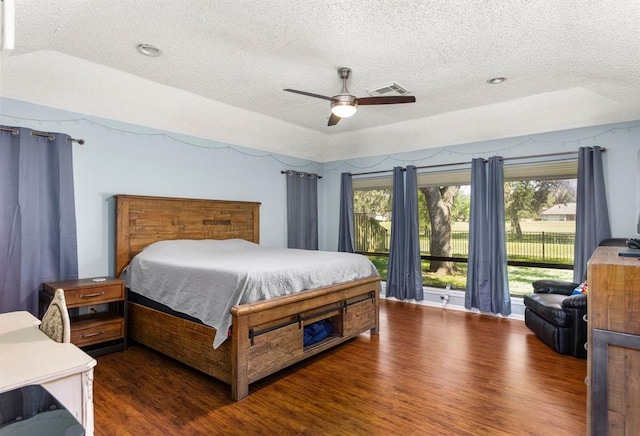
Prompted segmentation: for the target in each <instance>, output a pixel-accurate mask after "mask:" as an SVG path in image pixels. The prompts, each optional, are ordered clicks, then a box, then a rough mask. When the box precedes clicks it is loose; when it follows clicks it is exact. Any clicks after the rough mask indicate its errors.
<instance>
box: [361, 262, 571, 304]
mask: <svg viewBox="0 0 640 436" xmlns="http://www.w3.org/2000/svg"><path fill="white" fill-rule="evenodd" d="M369 259H371V261H372V262H373V264H374V265H375V266H376V268H378V272H379V273H380V275H381V277H382V279H383V280H386V279H387V266H388V259H387V258H386V257H375V256H370V257H369ZM455 266H456V272H455V273H454V274H452V275H447V276H443V275H437V274H435V273H430V272H428V270H429V262H428V261H422V281H423V284H424V285H425V286H431V287H434V288H445V287H446V286H447V284H451V288H452V289H457V290H464V289H465V287H466V284H467V264H466V263H456V264H455ZM507 274H508V277H509V292H510V293H511V295H524V294H529V293H531V292H532V291H533V288H532V286H531V282H533V281H535V280H540V279H549V280H564V281H573V271H572V270H565V269H547V268H531V267H520V266H508V267H507Z"/></svg>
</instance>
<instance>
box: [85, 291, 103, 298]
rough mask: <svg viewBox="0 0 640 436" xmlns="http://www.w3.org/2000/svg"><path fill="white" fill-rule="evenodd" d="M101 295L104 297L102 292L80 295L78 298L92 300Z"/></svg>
mask: <svg viewBox="0 0 640 436" xmlns="http://www.w3.org/2000/svg"><path fill="white" fill-rule="evenodd" d="M102 295H104V291H102V292H96V293H95V294H80V298H93V297H100V296H102Z"/></svg>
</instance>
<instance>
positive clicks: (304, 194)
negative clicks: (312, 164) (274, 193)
mask: <svg viewBox="0 0 640 436" xmlns="http://www.w3.org/2000/svg"><path fill="white" fill-rule="evenodd" d="M286 177H287V240H288V241H287V244H288V245H287V246H288V247H289V248H303V249H306V250H317V249H318V175H317V174H310V173H301V172H297V171H287V172H286Z"/></svg>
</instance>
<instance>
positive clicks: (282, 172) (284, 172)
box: [280, 170, 322, 179]
mask: <svg viewBox="0 0 640 436" xmlns="http://www.w3.org/2000/svg"><path fill="white" fill-rule="evenodd" d="M289 171H293V170H289ZM289 171H284V170H283V171H280V174H287V173H288V172H289ZM296 173H300V174H305V173H302V172H300V171H296ZM306 174H310V173H306ZM315 176H316V177H317V178H319V179H321V178H322V176H319V175H317V174H316V175H315Z"/></svg>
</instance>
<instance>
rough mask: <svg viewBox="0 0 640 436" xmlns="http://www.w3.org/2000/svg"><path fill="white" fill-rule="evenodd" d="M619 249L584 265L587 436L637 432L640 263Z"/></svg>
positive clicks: (603, 252) (639, 418)
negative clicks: (585, 269)
mask: <svg viewBox="0 0 640 436" xmlns="http://www.w3.org/2000/svg"><path fill="white" fill-rule="evenodd" d="M620 249H621V247H598V248H597V249H596V251H595V252H594V254H593V256H592V257H591V259H590V260H589V264H588V272H587V278H588V282H589V287H588V291H589V294H588V297H587V298H588V300H587V301H588V308H587V316H588V326H589V330H588V350H589V351H588V361H587V372H588V375H587V376H588V379H587V381H588V385H589V387H588V389H587V392H588V396H587V419H588V423H587V429H588V434H590V435H637V434H638V432H639V431H640V259H638V258H635V257H622V256H619V255H618V250H620Z"/></svg>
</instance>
